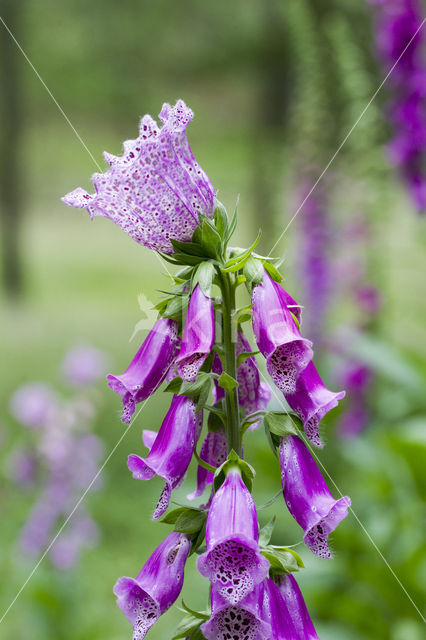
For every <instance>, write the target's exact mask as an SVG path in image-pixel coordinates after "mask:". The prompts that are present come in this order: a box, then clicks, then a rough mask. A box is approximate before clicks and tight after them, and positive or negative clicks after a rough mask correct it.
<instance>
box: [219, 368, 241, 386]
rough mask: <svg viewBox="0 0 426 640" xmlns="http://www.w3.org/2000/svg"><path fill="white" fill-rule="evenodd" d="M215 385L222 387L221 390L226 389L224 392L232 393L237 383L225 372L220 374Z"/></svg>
mask: <svg viewBox="0 0 426 640" xmlns="http://www.w3.org/2000/svg"><path fill="white" fill-rule="evenodd" d="M217 383H218V385H219V387H222V389H226V391H232V389H235V387H238V382H237V381H236V380H235V378H233V377H232V376H230V375H229V373H226V371H223V373H221V374H220V376H219V380H218V381H217Z"/></svg>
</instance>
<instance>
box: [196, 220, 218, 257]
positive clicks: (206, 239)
mask: <svg viewBox="0 0 426 640" xmlns="http://www.w3.org/2000/svg"><path fill="white" fill-rule="evenodd" d="M201 246H202V248H203V250H204V253H205V254H206V255H207V256H209V257H210V258H214V259H215V260H220V259H221V258H222V238H221V237H220V235H219V233H218V232H217V230H216V228H215V226H214V224H213V222H211V220H209V219H208V218H206V217H204V218H203V221H202V224H201Z"/></svg>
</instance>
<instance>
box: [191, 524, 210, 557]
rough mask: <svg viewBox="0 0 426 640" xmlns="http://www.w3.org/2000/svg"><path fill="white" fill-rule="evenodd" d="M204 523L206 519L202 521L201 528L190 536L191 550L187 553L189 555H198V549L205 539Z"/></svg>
mask: <svg viewBox="0 0 426 640" xmlns="http://www.w3.org/2000/svg"><path fill="white" fill-rule="evenodd" d="M206 523H207V518H206V520H204V522H203V526H202V527H201V528H200V530H199V531H197V532H195V533H194V535H193V536H192V538H191V550H190V552H189V555H192V554H193V553H197V554H199V549H200V547H201V545H202V544H203V542H204V538H205V537H206Z"/></svg>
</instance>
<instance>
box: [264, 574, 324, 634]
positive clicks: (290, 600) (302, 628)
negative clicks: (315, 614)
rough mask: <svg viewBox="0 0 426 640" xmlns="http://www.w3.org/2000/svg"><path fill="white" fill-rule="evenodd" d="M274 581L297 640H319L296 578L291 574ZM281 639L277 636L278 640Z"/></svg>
mask: <svg viewBox="0 0 426 640" xmlns="http://www.w3.org/2000/svg"><path fill="white" fill-rule="evenodd" d="M274 580H275V582H276V585H277V587H278V590H279V592H280V595H281V598H282V602H283V604H284V606H283V611H285V613H286V614H287V615H288V616H289V617H290V618H291V621H292V623H293V625H294V628H295V631H296V635H295V638H297V639H299V638H300V640H319V637H318V635H317V633H316V631H315V629H314V625H313V624H312V620H311V618H310V616H309V613H308V609H307V608H306V604H305V601H304V599H303V596H302V593H301V591H300V588H299V585H298V584H297V582H296V579H295V578H294V576H293V575H292V574H291V573H290V574H287V575H286V574H280V575H277V576H275V578H274ZM280 637H281V636H277V638H280ZM289 637H290V636H287V635H283V636H282V638H283V640H287V639H288V638H289Z"/></svg>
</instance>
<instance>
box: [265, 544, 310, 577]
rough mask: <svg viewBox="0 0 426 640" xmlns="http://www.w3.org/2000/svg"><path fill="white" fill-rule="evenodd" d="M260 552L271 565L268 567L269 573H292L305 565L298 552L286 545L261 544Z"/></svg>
mask: <svg viewBox="0 0 426 640" xmlns="http://www.w3.org/2000/svg"><path fill="white" fill-rule="evenodd" d="M260 553H261V554H262V555H263V556H264V557H265V558H266V559H267V560H269V563H270V565H271V567H270V569H269V573H270V575H279V574H281V573H293V572H294V571H299V569H304V567H305V565H304V564H303V560H302V558H301V557H300V556H299V554H298V553H296V552H295V551H293V549H288V548H287V547H274V546H272V545H267V546H261V547H260Z"/></svg>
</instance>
